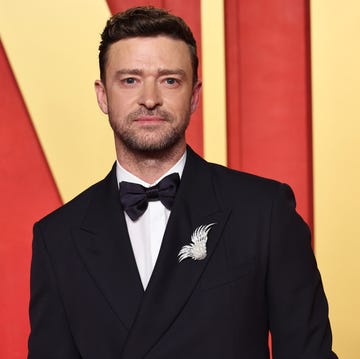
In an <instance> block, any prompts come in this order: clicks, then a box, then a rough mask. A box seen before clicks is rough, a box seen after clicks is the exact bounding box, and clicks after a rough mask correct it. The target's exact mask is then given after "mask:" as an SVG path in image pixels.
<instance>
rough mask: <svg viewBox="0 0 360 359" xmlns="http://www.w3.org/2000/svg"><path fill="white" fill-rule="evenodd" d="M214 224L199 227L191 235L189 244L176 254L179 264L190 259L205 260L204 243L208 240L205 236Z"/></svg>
mask: <svg viewBox="0 0 360 359" xmlns="http://www.w3.org/2000/svg"><path fill="white" fill-rule="evenodd" d="M214 224H216V223H210V224H207V225H202V226H199V227H197V228H196V229H195V231H194V232H193V234H192V235H191V242H192V243H190V244H187V245H185V246H183V247H182V248H181V250H180V252H179V254H178V258H179V262H181V261H183V260H184V259H186V258H191V259H194V260H196V261H199V260H202V259H204V258H206V242H207V240H208V237H207V234H208V233H209V231H210V229H211V227H212V226H213V225H214Z"/></svg>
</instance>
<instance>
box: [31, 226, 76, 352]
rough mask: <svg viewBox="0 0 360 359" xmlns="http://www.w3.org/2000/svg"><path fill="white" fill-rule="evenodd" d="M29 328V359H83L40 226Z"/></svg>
mask: <svg viewBox="0 0 360 359" xmlns="http://www.w3.org/2000/svg"><path fill="white" fill-rule="evenodd" d="M30 326H31V332H30V336H29V342H28V346H29V352H28V359H80V355H79V353H78V351H77V349H76V347H75V344H74V341H73V338H72V336H71V332H70V328H69V325H68V322H67V319H66V314H65V311H64V307H63V304H62V301H61V298H60V294H59V292H58V289H57V285H56V278H55V275H54V272H53V269H52V265H51V261H50V258H49V255H48V253H47V250H46V246H45V241H44V239H43V237H42V235H41V230H40V225H39V224H35V226H34V239H33V249H32V262H31V278H30Z"/></svg>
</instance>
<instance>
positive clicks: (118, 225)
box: [73, 168, 144, 329]
mask: <svg viewBox="0 0 360 359" xmlns="http://www.w3.org/2000/svg"><path fill="white" fill-rule="evenodd" d="M73 235H74V238H75V242H76V244H77V247H78V250H79V253H80V256H81V258H82V259H83V261H84V263H85V266H86V267H87V270H88V271H89V273H90V275H91V276H92V277H93V279H94V281H95V282H96V285H97V286H98V287H99V288H100V290H101V291H102V292H103V294H104V296H105V298H106V299H107V301H108V302H109V304H110V305H111V307H112V308H113V311H114V312H115V313H116V314H117V315H118V317H119V319H120V320H121V322H122V323H123V325H124V326H125V327H126V328H127V329H129V328H130V327H131V325H132V323H133V320H134V318H135V315H136V312H137V310H138V308H139V304H140V302H141V299H142V297H143V293H144V291H143V288H142V285H141V280H140V277H139V274H138V271H137V267H136V262H135V258H134V255H133V252H132V248H131V243H130V239H129V235H128V232H127V227H126V222H125V218H124V215H123V211H122V208H121V205H120V201H119V200H118V190H117V183H116V171H115V168H113V169H112V171H111V173H110V174H109V175H108V176H107V177H106V178H105V179H104V181H102V182H101V183H100V184H99V185H98V186H97V187H95V188H94V193H93V197H92V200H91V202H90V205H89V208H88V210H87V213H86V216H85V218H84V221H83V223H82V225H81V227H80V228H79V229H75V230H74V233H73Z"/></svg>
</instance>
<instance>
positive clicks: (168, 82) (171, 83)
mask: <svg viewBox="0 0 360 359" xmlns="http://www.w3.org/2000/svg"><path fill="white" fill-rule="evenodd" d="M164 83H165V85H167V86H168V87H177V86H179V85H180V81H179V80H178V79H176V78H175V77H167V78H166V79H165V80H164Z"/></svg>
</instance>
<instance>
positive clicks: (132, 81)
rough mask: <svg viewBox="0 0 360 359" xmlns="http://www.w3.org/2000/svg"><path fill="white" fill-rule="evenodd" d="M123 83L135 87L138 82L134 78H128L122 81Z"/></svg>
mask: <svg viewBox="0 0 360 359" xmlns="http://www.w3.org/2000/svg"><path fill="white" fill-rule="evenodd" d="M121 82H122V83H123V84H124V85H135V84H136V82H137V80H136V79H135V78H134V77H127V78H125V79H122V80H121Z"/></svg>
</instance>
